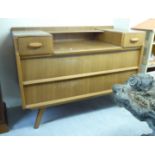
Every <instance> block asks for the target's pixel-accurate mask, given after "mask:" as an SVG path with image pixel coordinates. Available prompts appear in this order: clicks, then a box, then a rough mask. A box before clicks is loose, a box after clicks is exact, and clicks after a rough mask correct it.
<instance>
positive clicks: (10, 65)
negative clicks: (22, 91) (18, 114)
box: [0, 0, 155, 106]
mask: <svg viewBox="0 0 155 155" xmlns="http://www.w3.org/2000/svg"><path fill="white" fill-rule="evenodd" d="M16 1H18V0H14V1H9V3H8V2H7V0H5V1H4V3H5V4H3V5H2V4H1V6H2V7H1V10H0V16H1V17H34V16H35V17H37V18H34V19H32V18H0V81H1V85H2V90H3V96H4V100H5V101H6V102H7V106H15V105H18V104H20V95H19V87H18V81H17V72H16V65H15V56H14V50H13V44H12V38H11V35H10V28H11V27H17V26H83V25H85V26H87V25H92V26H93V25H94V26H95V25H111V24H113V20H114V19H115V18H127V19H130V22H131V26H132V25H135V24H137V23H139V22H141V21H143V20H145V19H147V18H151V17H155V16H153V13H154V12H153V11H154V5H153V4H152V3H150V5H149V9H148V10H146V9H145V12H144V8H145V7H146V6H147V5H148V1H150V0H147V1H139V2H140V3H139V2H138V1H134V2H131V1H127V0H126V1H124V0H117V1H114V0H108V1H104V0H91V1H88V0H78V1H74V0H65V1H60V0H55V1H54V0H50V1H49V2H47V0H44V1H46V3H44V2H43V3H41V2H40V1H37V5H36V3H35V2H34V1H29V0H27V1H26V3H23V4H22V3H21V1H18V2H16ZM22 2H23V1H22ZM88 2H89V3H88ZM8 4H9V5H8ZM15 4H16V7H15V6H14V7H13V5H15ZM29 4H31V5H29ZM6 7H7V9H6ZM8 10H9V11H8ZM154 14H155V13H154ZM3 15H4V16H3ZM41 17H42V18H41ZM46 17H48V18H46Z"/></svg>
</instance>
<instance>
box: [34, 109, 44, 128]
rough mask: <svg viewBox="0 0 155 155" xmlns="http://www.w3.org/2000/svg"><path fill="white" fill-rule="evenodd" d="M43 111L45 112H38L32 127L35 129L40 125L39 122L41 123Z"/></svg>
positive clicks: (41, 110)
mask: <svg viewBox="0 0 155 155" xmlns="http://www.w3.org/2000/svg"><path fill="white" fill-rule="evenodd" d="M44 111H45V108H42V109H39V110H38V114H37V117H36V121H35V125H34V128H35V129H37V128H39V125H40V122H41V119H42V116H43V113H44Z"/></svg>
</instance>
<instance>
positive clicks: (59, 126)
mask: <svg viewBox="0 0 155 155" xmlns="http://www.w3.org/2000/svg"><path fill="white" fill-rule="evenodd" d="M36 114H37V111H35V110H34V111H31V110H27V111H23V110H22V109H21V107H12V108H9V109H8V118H9V125H10V131H9V132H8V133H5V134H1V135H5V136H20V135H23V136H28V135H30V136H136V135H137V136H138V135H141V134H143V133H145V134H146V133H150V132H151V130H150V129H149V127H148V126H147V124H146V123H145V122H140V121H138V120H137V119H136V118H134V117H133V116H132V115H131V114H130V113H129V112H128V111H126V110H125V109H124V108H120V107H117V106H116V105H115V104H114V103H113V100H112V97H111V96H110V95H109V96H104V97H98V98H95V99H91V100H87V101H81V102H76V103H72V104H66V105H61V106H57V107H52V108H49V109H48V110H47V111H46V112H45V114H44V117H43V120H42V124H41V126H40V128H39V129H34V128H33V124H34V121H35V117H36Z"/></svg>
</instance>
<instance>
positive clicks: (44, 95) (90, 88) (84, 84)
mask: <svg viewBox="0 0 155 155" xmlns="http://www.w3.org/2000/svg"><path fill="white" fill-rule="evenodd" d="M136 72H137V70H134V71H128V72H122V73H114V74H109V75H104V76H103V75H102V76H96V77H91V78H90V77H87V78H82V79H76V80H69V81H63V82H56V83H45V84H38V85H30V86H25V87H24V91H25V98H26V105H32V104H35V103H40V102H46V101H49V100H53V104H54V100H57V99H63V98H69V97H74V96H79V95H82V94H89V93H96V92H100V91H104V90H105V91H106V90H109V89H111V88H112V85H113V84H116V83H123V82H125V81H126V80H127V79H128V78H129V76H131V75H133V74H134V73H136Z"/></svg>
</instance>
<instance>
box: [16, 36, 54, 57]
mask: <svg viewBox="0 0 155 155" xmlns="http://www.w3.org/2000/svg"><path fill="white" fill-rule="evenodd" d="M18 50H19V54H20V55H21V56H29V55H48V54H52V51H53V38H52V36H36V37H35V36H33V37H19V38H18Z"/></svg>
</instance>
